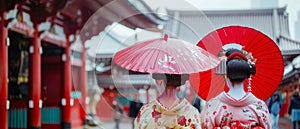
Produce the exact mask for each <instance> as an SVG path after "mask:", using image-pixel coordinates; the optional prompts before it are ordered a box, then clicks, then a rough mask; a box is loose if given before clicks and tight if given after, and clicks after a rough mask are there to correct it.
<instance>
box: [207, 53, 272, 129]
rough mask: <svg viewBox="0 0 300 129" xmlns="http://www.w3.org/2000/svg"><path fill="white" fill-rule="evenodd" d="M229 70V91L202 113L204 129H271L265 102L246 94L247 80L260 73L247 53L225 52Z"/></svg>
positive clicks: (218, 97) (249, 93)
mask: <svg viewBox="0 0 300 129" xmlns="http://www.w3.org/2000/svg"><path fill="white" fill-rule="evenodd" d="M224 54H225V55H226V59H227V60H226V66H225V68H226V70H227V73H226V75H225V76H224V80H225V82H226V84H227V86H228V88H229V91H228V92H225V91H224V92H222V93H220V94H219V95H218V96H217V97H215V98H213V99H211V100H209V101H208V102H207V103H206V105H205V107H204V108H203V109H202V112H201V120H202V122H201V124H202V128H204V129H215V128H216V129H224V128H225V129H229V128H230V129H250V128H251V129H252V128H264V129H271V126H272V125H271V118H270V114H269V113H268V107H267V105H266V104H265V103H264V101H262V100H260V99H258V98H257V97H255V96H254V95H253V94H252V93H251V92H250V91H251V90H250V87H249V90H248V91H245V90H244V80H245V79H247V78H250V76H252V75H254V74H255V72H256V69H255V65H253V64H250V63H249V62H248V58H247V57H246V56H245V52H243V51H242V50H239V49H234V48H230V49H229V50H224Z"/></svg>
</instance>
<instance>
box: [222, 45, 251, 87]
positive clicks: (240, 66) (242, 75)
mask: <svg viewBox="0 0 300 129" xmlns="http://www.w3.org/2000/svg"><path fill="white" fill-rule="evenodd" d="M237 53H239V54H237ZM231 54H235V55H234V57H233V58H230V59H228V60H227V77H228V78H229V80H230V81H231V82H242V81H244V80H245V79H246V78H249V77H250V74H251V71H250V70H251V68H250V65H249V63H248V62H247V59H246V57H245V56H244V55H243V53H242V51H240V50H237V49H232V50H229V51H228V52H226V56H227V57H229V56H230V55H231Z"/></svg>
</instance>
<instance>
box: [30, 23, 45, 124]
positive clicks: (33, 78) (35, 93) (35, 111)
mask: <svg viewBox="0 0 300 129" xmlns="http://www.w3.org/2000/svg"><path fill="white" fill-rule="evenodd" d="M33 26H34V34H33V36H34V37H33V41H32V45H31V46H30V48H29V52H30V58H29V60H30V67H29V104H28V107H29V109H28V128H29V129H40V128H41V108H42V100H41V51H40V48H41V39H40V37H39V32H38V27H39V24H38V23H36V24H34V25H33Z"/></svg>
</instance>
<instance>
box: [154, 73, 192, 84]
mask: <svg viewBox="0 0 300 129" xmlns="http://www.w3.org/2000/svg"><path fill="white" fill-rule="evenodd" d="M152 78H153V79H155V80H162V79H163V80H164V82H165V83H166V86H174V87H178V86H181V85H184V84H185V82H186V81H187V80H188V79H189V74H156V73H154V74H152Z"/></svg>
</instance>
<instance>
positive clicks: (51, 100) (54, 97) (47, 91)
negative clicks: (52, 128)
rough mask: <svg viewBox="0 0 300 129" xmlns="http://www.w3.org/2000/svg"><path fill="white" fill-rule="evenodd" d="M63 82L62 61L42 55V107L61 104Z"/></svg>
mask: <svg viewBox="0 0 300 129" xmlns="http://www.w3.org/2000/svg"><path fill="white" fill-rule="evenodd" d="M45 58H46V59H45ZM56 58H58V59H56ZM50 61H52V62H50ZM63 82H64V80H63V63H62V61H61V58H60V57H43V59H42V89H41V92H42V95H41V96H42V100H43V107H46V106H61V98H62V87H63Z"/></svg>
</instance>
